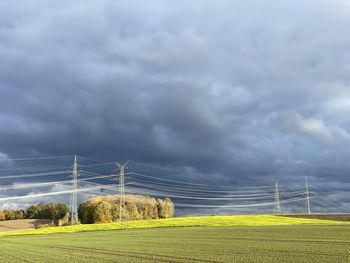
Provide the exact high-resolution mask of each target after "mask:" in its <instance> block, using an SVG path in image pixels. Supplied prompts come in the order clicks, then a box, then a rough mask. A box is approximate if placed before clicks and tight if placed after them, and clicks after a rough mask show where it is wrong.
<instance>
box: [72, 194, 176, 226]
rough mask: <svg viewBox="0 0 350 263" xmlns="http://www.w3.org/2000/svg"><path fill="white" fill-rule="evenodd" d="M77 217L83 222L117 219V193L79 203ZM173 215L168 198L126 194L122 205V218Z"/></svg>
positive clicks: (156, 217)
mask: <svg viewBox="0 0 350 263" xmlns="http://www.w3.org/2000/svg"><path fill="white" fill-rule="evenodd" d="M78 213H79V219H80V221H81V223H83V224H93V223H109V222H115V221H119V219H120V218H119V216H120V206H119V198H118V195H112V196H98V197H94V198H91V199H88V200H86V201H84V202H82V203H81V204H80V205H79V211H78ZM173 215H174V204H173V202H172V201H171V199H170V198H165V199H160V198H152V197H149V196H141V195H126V196H125V207H122V220H123V221H127V220H140V219H158V218H170V217H172V216H173Z"/></svg>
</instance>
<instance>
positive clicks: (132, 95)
mask: <svg viewBox="0 0 350 263" xmlns="http://www.w3.org/2000/svg"><path fill="white" fill-rule="evenodd" d="M19 6H20V7H19ZM349 13H350V6H349V4H347V3H346V1H326V0H323V1H288V3H286V2H283V3H275V1H244V3H243V1H215V5H214V3H213V2H212V1H200V3H199V2H197V3H194V1H193V2H190V1H176V3H174V2H171V1H133V2H132V3H130V1H118V3H116V2H115V1H99V2H98V3H97V2H95V1H75V2H74V3H71V2H60V3H54V4H52V3H48V2H46V1H31V2H30V3H29V2H28V3H25V4H23V3H21V4H20V5H19V3H15V1H11V2H10V1H7V3H6V1H3V2H2V3H1V4H0V59H1V63H0V91H1V97H0V152H2V153H3V154H7V155H9V156H25V155H28V154H31V153H39V154H43V155H60V154H66V153H72V154H73V153H77V154H81V155H84V156H90V157H94V158H98V159H101V160H115V159H122V160H126V159H130V160H137V161H141V162H151V163H157V164H159V165H162V166H166V167H170V168H171V170H172V173H171V177H172V178H178V179H185V178H187V179H191V180H201V181H204V182H207V183H215V184H230V183H231V184H232V185H266V184H270V183H271V178H274V177H279V178H281V180H284V181H285V182H286V183H291V182H294V183H301V182H302V180H303V176H304V175H308V176H310V178H311V179H310V180H312V182H313V183H314V184H319V185H320V187H322V189H323V190H324V191H326V192H332V191H336V190H339V191H340V190H344V189H341V186H342V185H344V184H347V185H348V184H349V176H348V174H349V173H350V166H349V164H348V163H349V162H348V160H349V158H350V151H349V150H348V149H349V142H350V133H349V132H350V122H349V120H348V118H347V116H348V115H349V113H350V89H349V80H350V79H349V78H350V77H349V76H350V74H349V73H350V72H349V71H350V68H349V63H348V61H350V48H349V46H350V45H349V44H350V43H349V42H350V37H349V36H350V29H349V27H348V25H349V22H350V21H349V20H350V19H349V17H350V16H349ZM178 171H181V172H180V173H179V172H178ZM216 179H219V181H218V180H216ZM330 183H332V189H328V188H327V187H326V186H327V185H330ZM329 188H330V187H329ZM337 198H338V200H341V202H343V204H347V205H348V204H349V203H350V197H349V195H347V194H346V191H343V192H341V194H340V195H339V196H338V197H337Z"/></svg>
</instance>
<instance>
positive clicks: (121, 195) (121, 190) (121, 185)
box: [116, 162, 128, 221]
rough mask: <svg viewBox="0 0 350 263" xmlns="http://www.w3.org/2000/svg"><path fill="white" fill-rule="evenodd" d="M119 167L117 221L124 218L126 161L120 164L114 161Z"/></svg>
mask: <svg viewBox="0 0 350 263" xmlns="http://www.w3.org/2000/svg"><path fill="white" fill-rule="evenodd" d="M116 164H117V166H118V168H119V195H118V198H119V221H123V219H124V218H126V212H125V169H127V165H128V163H125V164H120V163H118V162H117V163H116Z"/></svg>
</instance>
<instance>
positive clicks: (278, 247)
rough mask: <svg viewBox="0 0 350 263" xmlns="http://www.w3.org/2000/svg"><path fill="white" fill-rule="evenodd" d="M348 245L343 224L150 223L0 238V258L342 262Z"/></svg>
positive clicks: (348, 228) (348, 230)
mask: <svg viewBox="0 0 350 263" xmlns="http://www.w3.org/2000/svg"><path fill="white" fill-rule="evenodd" d="M349 248H350V226H346V225H344V226H342V225H331V226H326V225H300V226H279V227H188V228H151V229H130V230H127V231H118V230H115V231H97V232H96V231H95V232H80V233H62V234H51V235H34V236H11V237H2V238H1V241H0V258H1V262H24V261H26V262H64V261H66V260H71V261H72V262H113V261H114V262H346V261H348V260H349V258H350V254H349ZM19 251H20V253H18V252H19Z"/></svg>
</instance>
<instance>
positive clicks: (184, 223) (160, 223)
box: [0, 215, 350, 236]
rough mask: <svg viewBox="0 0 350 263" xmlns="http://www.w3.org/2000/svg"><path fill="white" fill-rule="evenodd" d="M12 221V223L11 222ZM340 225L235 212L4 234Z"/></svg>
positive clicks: (0, 234)
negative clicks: (229, 214)
mask: <svg viewBox="0 0 350 263" xmlns="http://www.w3.org/2000/svg"><path fill="white" fill-rule="evenodd" d="M12 224H13V223H12ZM314 224H318V225H321V224H322V225H339V224H349V226H350V223H349V222H340V221H332V220H320V219H305V218H291V217H281V216H274V215H235V216H197V217H178V218H169V219H157V220H136V221H128V222H122V223H120V222H119V223H107V224H87V225H74V226H64V227H49V228H42V229H34V230H24V231H17V232H3V233H0V236H5V235H39V234H55V233H74V232H86V231H107V230H125V229H135V228H136V229H138V228H139V229H143V228H161V227H222V226H226V227H232V226H234V227H236V226H292V225H314Z"/></svg>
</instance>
